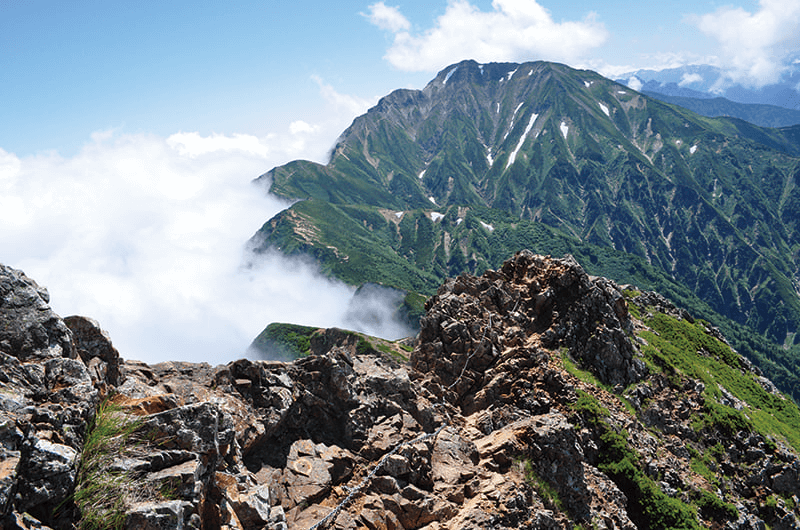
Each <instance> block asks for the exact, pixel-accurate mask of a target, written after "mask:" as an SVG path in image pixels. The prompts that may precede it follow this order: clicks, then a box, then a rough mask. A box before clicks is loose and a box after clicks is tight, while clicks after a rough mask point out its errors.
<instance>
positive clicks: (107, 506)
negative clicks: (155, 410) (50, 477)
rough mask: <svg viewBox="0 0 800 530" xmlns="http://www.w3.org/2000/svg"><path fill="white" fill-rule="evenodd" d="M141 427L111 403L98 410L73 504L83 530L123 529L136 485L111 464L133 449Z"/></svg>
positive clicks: (104, 402) (107, 400) (85, 450)
mask: <svg viewBox="0 0 800 530" xmlns="http://www.w3.org/2000/svg"><path fill="white" fill-rule="evenodd" d="M140 425H141V422H140V421H138V420H136V419H132V418H130V417H129V416H127V415H126V414H124V413H123V412H122V409H121V407H119V406H117V405H114V404H113V403H112V402H111V401H110V400H109V399H106V400H105V401H103V402H102V403H101V404H100V406H99V407H98V408H97V412H96V413H95V417H94V419H93V420H92V422H91V423H90V425H89V429H88V432H87V434H86V442H85V443H84V446H83V450H82V452H81V461H80V466H79V467H78V475H77V479H76V486H75V493H74V495H73V500H74V502H75V504H76V506H77V507H78V509H79V510H80V512H81V519H80V522H79V523H78V527H79V528H80V529H81V530H108V529H118V528H122V527H123V525H124V523H125V509H126V507H127V503H128V500H129V499H130V498H131V496H132V492H135V491H136V489H137V487H138V486H137V482H136V480H135V479H134V477H132V476H131V474H130V473H128V472H125V471H114V470H112V469H110V464H111V463H112V462H113V461H114V460H115V459H117V458H119V457H120V456H122V455H125V454H126V452H127V451H128V450H129V449H130V446H131V443H132V442H131V439H130V438H131V435H132V434H133V432H134V431H135V430H136V429H137V428H138V427H139V426H140Z"/></svg>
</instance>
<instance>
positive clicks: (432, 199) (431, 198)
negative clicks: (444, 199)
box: [428, 197, 436, 204]
mask: <svg viewBox="0 0 800 530" xmlns="http://www.w3.org/2000/svg"><path fill="white" fill-rule="evenodd" d="M428 200H429V201H431V202H432V203H433V204H436V199H434V198H433V197H428Z"/></svg>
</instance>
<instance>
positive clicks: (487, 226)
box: [478, 221, 494, 232]
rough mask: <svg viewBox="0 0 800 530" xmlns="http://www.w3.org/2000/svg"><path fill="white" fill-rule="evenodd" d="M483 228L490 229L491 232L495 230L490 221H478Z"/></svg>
mask: <svg viewBox="0 0 800 530" xmlns="http://www.w3.org/2000/svg"><path fill="white" fill-rule="evenodd" d="M478 222H479V223H480V224H481V226H482V227H483V228H485V229H486V230H488V231H489V232H494V227H493V226H492V225H490V224H488V223H484V222H483V221H478Z"/></svg>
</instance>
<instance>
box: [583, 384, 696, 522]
mask: <svg viewBox="0 0 800 530" xmlns="http://www.w3.org/2000/svg"><path fill="white" fill-rule="evenodd" d="M572 409H573V410H574V411H575V412H576V413H578V414H580V415H581V417H582V419H583V421H584V424H585V425H586V426H587V427H589V428H591V429H592V430H594V432H595V435H596V436H595V439H599V440H600V445H599V447H598V449H599V451H598V455H599V462H598V464H597V468H598V469H599V470H600V471H602V472H604V473H605V474H606V475H608V476H609V478H611V480H613V481H614V483H615V484H616V485H617V487H619V489H620V490H621V491H622V492H623V493H625V495H626V497H627V498H628V514H629V516H630V517H631V519H632V520H633V522H634V523H635V524H636V526H637V527H638V528H640V529H648V530H657V529H658V530H662V529H687V530H699V529H700V528H701V526H700V524H699V523H698V522H697V518H696V517H695V514H694V510H693V509H692V507H691V506H690V505H688V504H686V503H684V502H682V501H681V500H679V499H674V498H672V497H669V496H667V495H666V494H665V493H664V492H662V491H661V489H660V488H659V487H658V485H657V484H656V483H655V481H653V479H651V478H650V477H648V476H647V475H645V474H644V472H643V471H642V467H643V466H642V465H641V462H640V459H639V455H638V454H637V453H636V452H635V451H634V450H633V449H632V448H631V447H630V445H629V444H628V441H627V439H628V434H627V433H626V432H625V431H621V432H617V431H616V430H614V428H613V427H611V426H610V425H609V424H608V423H607V421H606V420H605V418H606V417H607V416H608V414H609V412H608V410H607V409H605V408H604V407H603V406H602V405H600V403H599V402H598V401H597V399H596V398H594V397H593V396H590V395H589V394H587V393H585V392H582V391H578V399H577V400H576V402H575V403H574V404H573V405H572Z"/></svg>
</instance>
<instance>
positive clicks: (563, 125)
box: [558, 121, 569, 140]
mask: <svg viewBox="0 0 800 530" xmlns="http://www.w3.org/2000/svg"><path fill="white" fill-rule="evenodd" d="M558 128H559V129H561V134H563V135H564V139H565V140H566V139H567V133H569V126H568V125H567V122H564V121H562V122H561V125H559V126H558Z"/></svg>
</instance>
